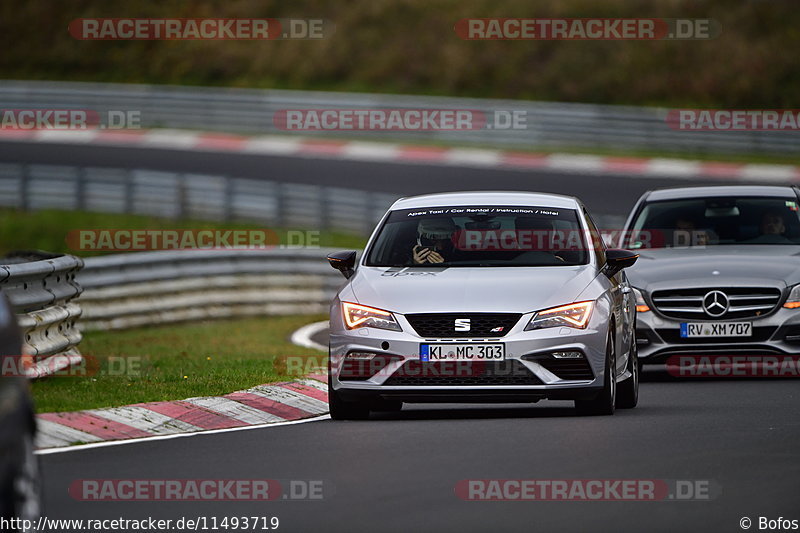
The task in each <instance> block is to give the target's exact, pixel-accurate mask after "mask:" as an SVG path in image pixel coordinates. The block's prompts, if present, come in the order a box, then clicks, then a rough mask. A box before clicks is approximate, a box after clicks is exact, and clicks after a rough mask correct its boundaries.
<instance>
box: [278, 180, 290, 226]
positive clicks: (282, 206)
mask: <svg viewBox="0 0 800 533" xmlns="http://www.w3.org/2000/svg"><path fill="white" fill-rule="evenodd" d="M286 219H287V217H286V185H285V184H283V183H275V226H277V227H279V228H285V227H286V225H287V220H286Z"/></svg>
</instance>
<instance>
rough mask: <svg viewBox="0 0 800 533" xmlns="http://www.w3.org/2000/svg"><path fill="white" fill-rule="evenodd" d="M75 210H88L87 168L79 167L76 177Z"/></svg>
mask: <svg viewBox="0 0 800 533" xmlns="http://www.w3.org/2000/svg"><path fill="white" fill-rule="evenodd" d="M75 209H77V210H78V211H83V210H85V209H86V167H78V172H77V174H76V175H75Z"/></svg>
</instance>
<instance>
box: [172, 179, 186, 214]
mask: <svg viewBox="0 0 800 533" xmlns="http://www.w3.org/2000/svg"><path fill="white" fill-rule="evenodd" d="M176 183H177V187H178V190H177V195H178V205H177V208H178V209H177V211H176V213H175V218H177V219H178V220H182V219H184V218H186V213H188V212H189V210H188V209H187V206H186V174H178V175H177V179H176Z"/></svg>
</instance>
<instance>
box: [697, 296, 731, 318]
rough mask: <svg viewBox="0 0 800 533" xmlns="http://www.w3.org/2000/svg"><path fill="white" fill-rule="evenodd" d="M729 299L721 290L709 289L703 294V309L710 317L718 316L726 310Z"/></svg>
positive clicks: (728, 305)
mask: <svg viewBox="0 0 800 533" xmlns="http://www.w3.org/2000/svg"><path fill="white" fill-rule="evenodd" d="M728 307H730V301H729V300H728V295H727V294H725V293H724V292H722V291H710V292H708V293H706V295H705V296H703V309H704V310H705V312H706V314H707V315H708V316H711V317H714V318H716V317H720V316H722V315H724V314H725V313H726V312H727V311H728Z"/></svg>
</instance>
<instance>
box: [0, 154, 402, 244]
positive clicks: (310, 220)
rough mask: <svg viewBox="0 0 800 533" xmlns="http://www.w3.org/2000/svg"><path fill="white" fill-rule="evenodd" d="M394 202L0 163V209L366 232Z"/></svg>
mask: <svg viewBox="0 0 800 533" xmlns="http://www.w3.org/2000/svg"><path fill="white" fill-rule="evenodd" d="M396 199H397V196H396V195H392V194H386V193H376V192H369V191H361V190H355V189H347V188H342V187H328V186H319V185H306V184H298V183H279V182H274V181H267V180H257V179H249V178H236V177H230V176H213V175H204V174H179V173H174V172H162V171H154V170H144V169H138V170H129V169H121V168H81V167H69V166H53V165H22V164H0V206H5V207H18V208H22V209H30V210H36V209H48V208H50V209H77V210H88V211H96V212H105V213H129V214H137V215H149V216H154V217H164V218H175V219H179V218H183V219H186V218H189V219H195V220H211V221H251V222H258V223H262V224H267V225H270V226H272V227H279V228H297V229H303V228H313V229H319V230H333V231H341V232H345V233H351V234H356V235H369V234H370V233H371V232H372V229H373V228H374V226H375V223H376V222H377V221H378V220H379V219H380V218H381V217H382V216H383V214H384V213H385V212H386V209H388V207H389V206H390V205H391V204H392V202H394V201H395V200H396ZM76 229H81V228H76Z"/></svg>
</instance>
